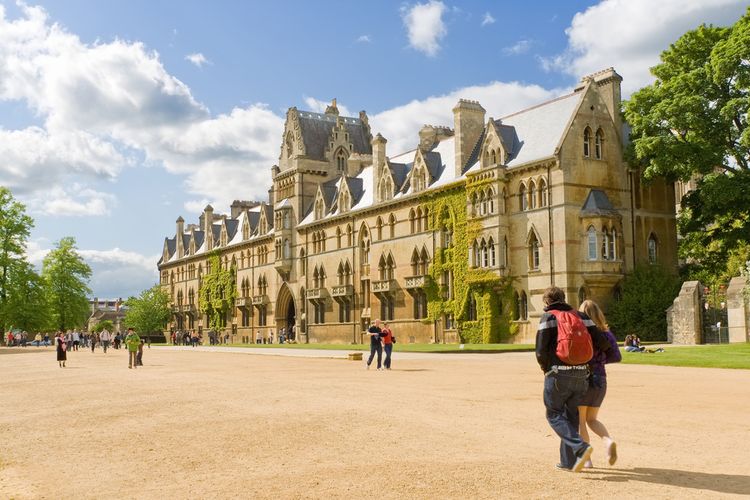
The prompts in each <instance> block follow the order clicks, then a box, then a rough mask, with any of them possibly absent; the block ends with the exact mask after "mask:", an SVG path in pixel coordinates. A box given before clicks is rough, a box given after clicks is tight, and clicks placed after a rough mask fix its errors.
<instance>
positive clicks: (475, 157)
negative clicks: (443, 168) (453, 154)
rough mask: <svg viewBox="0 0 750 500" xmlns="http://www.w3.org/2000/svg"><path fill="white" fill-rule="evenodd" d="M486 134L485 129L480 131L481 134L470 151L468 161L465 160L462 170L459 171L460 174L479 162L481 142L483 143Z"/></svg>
mask: <svg viewBox="0 0 750 500" xmlns="http://www.w3.org/2000/svg"><path fill="white" fill-rule="evenodd" d="M486 134H487V130H486V129H482V133H481V135H480V136H479V139H477V143H476V144H474V149H472V150H471V154H470V155H469V159H468V160H466V165H463V168H462V169H461V173H464V172H465V171H466V169H467V168H468V167H471V166H472V165H474V164H475V163H476V162H478V161H479V154H480V153H479V150H480V149H481V148H482V142H484V136H485V135H486Z"/></svg>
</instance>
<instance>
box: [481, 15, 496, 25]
mask: <svg viewBox="0 0 750 500" xmlns="http://www.w3.org/2000/svg"><path fill="white" fill-rule="evenodd" d="M488 24H495V18H494V17H492V14H490V13H489V12H485V13H484V17H483V18H482V27H483V28H484V27H485V26H487V25H488Z"/></svg>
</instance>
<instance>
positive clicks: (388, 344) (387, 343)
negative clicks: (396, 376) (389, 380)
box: [380, 322, 395, 370]
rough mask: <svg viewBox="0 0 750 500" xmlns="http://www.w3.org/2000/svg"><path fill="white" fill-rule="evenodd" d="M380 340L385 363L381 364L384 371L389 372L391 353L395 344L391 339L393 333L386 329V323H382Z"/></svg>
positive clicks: (392, 338)
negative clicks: (383, 350)
mask: <svg viewBox="0 0 750 500" xmlns="http://www.w3.org/2000/svg"><path fill="white" fill-rule="evenodd" d="M380 339H381V340H382V341H383V348H384V349H385V363H383V365H384V366H385V369H386V370H390V369H391V351H393V343H394V342H395V339H394V337H393V332H392V331H391V329H390V328H389V327H388V323H385V322H384V323H383V330H382V333H381V334H380Z"/></svg>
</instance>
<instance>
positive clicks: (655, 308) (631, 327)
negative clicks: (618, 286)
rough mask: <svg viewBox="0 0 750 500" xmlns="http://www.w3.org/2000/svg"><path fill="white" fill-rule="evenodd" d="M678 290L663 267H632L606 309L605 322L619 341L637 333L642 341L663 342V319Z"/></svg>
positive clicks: (664, 325)
mask: <svg viewBox="0 0 750 500" xmlns="http://www.w3.org/2000/svg"><path fill="white" fill-rule="evenodd" d="M679 291H680V281H679V279H678V278H677V277H676V276H674V275H673V274H672V273H670V272H668V271H667V270H666V269H665V268H663V267H662V266H659V265H654V264H644V265H640V266H638V267H636V268H635V269H634V270H633V273H632V274H629V275H627V276H626V277H625V281H624V282H623V285H622V294H621V296H620V299H619V300H616V301H614V302H613V303H612V304H610V306H609V310H608V312H607V319H608V320H609V325H610V326H611V327H612V331H613V332H614V333H615V334H616V335H617V336H618V338H620V339H622V338H624V337H625V335H628V334H632V333H635V334H638V336H639V337H640V338H641V339H642V340H661V341H666V340H667V316H666V314H665V311H666V310H667V309H668V308H669V306H671V305H672V302H673V301H674V298H675V297H676V296H677V294H678V293H679Z"/></svg>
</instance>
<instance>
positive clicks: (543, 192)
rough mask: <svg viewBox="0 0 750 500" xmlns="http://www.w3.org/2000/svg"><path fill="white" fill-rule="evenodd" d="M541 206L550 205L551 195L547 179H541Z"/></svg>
mask: <svg viewBox="0 0 750 500" xmlns="http://www.w3.org/2000/svg"><path fill="white" fill-rule="evenodd" d="M539 199H540V201H539V206H540V207H546V206H547V205H549V195H548V193H547V181H546V180H544V179H542V180H540V181H539Z"/></svg>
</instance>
